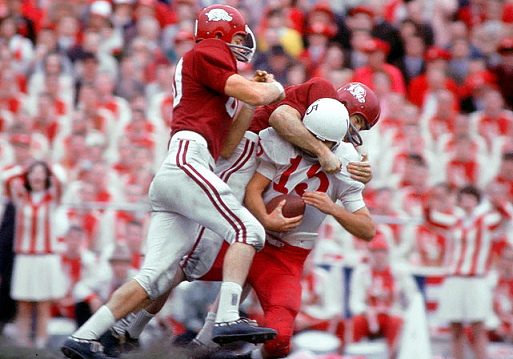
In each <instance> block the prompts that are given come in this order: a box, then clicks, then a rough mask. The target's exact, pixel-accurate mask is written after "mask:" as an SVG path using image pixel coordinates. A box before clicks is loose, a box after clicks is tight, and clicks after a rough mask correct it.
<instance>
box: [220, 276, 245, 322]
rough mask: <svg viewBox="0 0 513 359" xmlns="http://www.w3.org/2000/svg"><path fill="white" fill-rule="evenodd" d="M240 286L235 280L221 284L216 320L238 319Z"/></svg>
mask: <svg viewBox="0 0 513 359" xmlns="http://www.w3.org/2000/svg"><path fill="white" fill-rule="evenodd" d="M241 293H242V287H241V286H240V285H238V284H237V283H235V282H223V284H221V296H220V298H219V309H218V310H217V316H216V322H231V321H234V320H237V319H239V302H240V295H241Z"/></svg>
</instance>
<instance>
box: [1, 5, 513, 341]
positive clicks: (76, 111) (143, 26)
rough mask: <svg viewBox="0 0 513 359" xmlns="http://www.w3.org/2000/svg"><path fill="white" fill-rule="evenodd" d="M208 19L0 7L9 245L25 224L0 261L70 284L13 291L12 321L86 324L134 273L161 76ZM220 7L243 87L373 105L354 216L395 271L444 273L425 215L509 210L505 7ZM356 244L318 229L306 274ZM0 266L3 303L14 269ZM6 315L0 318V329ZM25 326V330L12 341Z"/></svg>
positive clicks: (164, 113) (359, 249) (160, 142)
mask: <svg viewBox="0 0 513 359" xmlns="http://www.w3.org/2000/svg"><path fill="white" fill-rule="evenodd" d="M211 3H213V1H209V0H205V1H202V0H176V1H173V0H170V1H165V0H162V1H161V0H111V1H107V0H96V1H93V0H68V1H59V0H0V69H1V70H0V168H1V171H0V180H1V185H2V186H1V191H2V194H3V196H4V198H5V200H4V201H3V202H5V203H4V204H3V205H2V213H5V214H3V215H2V217H3V218H4V221H3V222H2V230H3V231H4V232H5V233H11V235H13V234H12V233H13V230H14V228H9V225H11V227H12V225H13V224H12V214H11V215H9V209H10V207H9V205H8V203H11V202H12V203H14V205H15V207H16V209H17V214H16V216H18V221H20V216H24V219H23V220H24V222H23V225H20V224H19V223H18V224H17V226H18V227H17V230H16V235H15V236H16V238H14V239H13V241H12V245H11V246H12V247H13V251H14V252H15V253H16V254H17V255H20V256H26V257H27V258H26V259H28V260H29V262H30V263H29V264H25V265H26V266H29V267H31V266H32V265H33V264H31V263H33V262H32V261H30V260H31V259H33V258H32V257H30V256H31V255H43V254H46V255H55V256H58V257H59V262H60V264H58V263H54V264H55V266H56V268H57V269H56V271H57V272H59V271H60V272H61V273H65V274H66V279H65V280H60V279H59V277H58V276H57V274H56V277H55V278H54V279H53V280H54V281H57V282H58V283H59V285H60V287H62V288H60V287H59V286H56V287H59V288H54V289H53V290H52V291H50V290H49V289H48V290H47V289H44V290H43V292H45V293H46V292H47V291H50V292H49V293H46V294H47V295H46V296H45V295H42V293H40V295H39V297H37V296H36V297H32V296H31V295H29V293H26V292H25V291H24V290H23V288H18V289H19V291H18V290H14V291H13V293H14V294H16V293H17V296H16V295H14V296H13V298H14V299H16V300H17V301H18V302H19V306H18V308H20V307H21V308H23V310H22V312H23V311H25V312H29V311H30V307H27V306H29V305H31V303H34V302H36V303H44V304H43V305H38V306H37V310H38V312H37V313H40V317H42V318H43V319H44V318H47V317H48V316H50V315H62V316H69V317H73V318H76V319H77V321H78V322H79V323H80V322H83V320H84V315H85V318H87V316H88V315H90V312H91V311H92V312H94V310H95V309H96V308H98V307H99V306H100V305H101V304H102V303H103V301H104V300H105V299H106V298H107V297H108V295H109V294H110V292H112V290H113V289H115V288H116V287H117V286H119V284H120V283H121V282H122V281H123V279H124V278H126V277H127V276H128V275H129V272H130V270H133V269H138V268H139V267H140V265H141V261H142V257H143V253H144V238H145V236H146V235H145V233H146V227H147V223H148V219H149V213H148V205H147V193H148V187H149V185H150V182H151V180H152V177H153V174H154V173H155V170H156V168H157V167H158V165H159V164H160V162H161V161H162V160H163V157H164V156H165V154H166V146H167V141H168V140H169V128H170V125H171V124H172V107H173V97H172V79H173V74H174V68H175V64H176V62H177V61H178V59H179V58H180V57H181V56H182V55H183V54H184V53H185V52H187V51H188V50H189V49H191V48H192V47H193V46H194V19H195V15H196V13H197V11H198V10H199V9H200V8H201V7H203V6H206V5H210V4H211ZM225 3H226V4H229V5H232V6H234V7H236V8H237V9H239V10H241V11H242V12H243V13H244V15H245V16H246V18H247V19H248V20H249V24H250V27H251V28H252V30H253V32H254V33H255V36H256V39H257V44H258V51H257V54H256V55H255V57H254V60H253V62H252V63H250V64H247V63H239V72H240V73H241V74H242V75H244V76H247V77H250V76H251V75H252V73H253V72H254V70H256V69H262V70H266V71H268V72H270V73H273V74H274V76H275V78H276V79H277V80H278V81H280V82H281V83H282V84H283V85H294V84H299V83H302V82H304V81H306V80H308V79H310V78H311V77H314V76H318V77H323V78H326V79H328V80H329V81H331V82H332V83H333V85H334V86H335V88H338V87H340V86H341V85H343V84H345V83H347V82H349V81H359V82H362V83H364V84H366V85H368V86H369V87H371V88H372V89H373V90H374V91H375V92H376V94H377V95H378V97H379V99H380V102H381V109H382V111H381V119H380V122H379V123H378V125H377V126H376V127H375V128H374V129H373V130H372V131H370V133H369V134H368V135H367V136H366V137H365V138H364V146H362V147H361V148H360V149H359V150H360V152H361V153H362V154H366V155H368V160H369V161H370V163H371V165H372V170H373V180H372V181H371V182H370V183H369V184H368V185H367V186H366V189H365V201H366V203H367V206H368V207H369V209H370V211H371V213H372V214H373V215H375V218H376V219H377V221H378V222H379V225H378V229H379V232H380V235H381V236H382V237H383V238H384V241H385V242H386V249H387V251H388V250H389V251H390V256H391V257H393V258H394V259H396V258H397V259H400V260H402V261H404V262H405V263H408V264H410V265H413V266H418V267H440V268H441V267H444V266H445V265H446V264H447V257H448V254H447V253H448V248H450V243H449V240H448V238H447V236H444V234H443V233H441V232H439V231H437V229H435V228H434V227H432V226H430V225H428V224H421V223H422V220H421V219H422V217H423V209H424V208H425V207H426V206H429V205H430V203H432V201H436V203H437V206H438V208H437V209H438V210H441V211H450V210H451V208H452V207H454V206H455V205H456V203H455V202H456V201H455V198H456V196H455V193H456V191H457V190H458V189H459V188H461V187H463V186H467V185H472V186H475V187H476V188H477V189H478V190H479V191H480V192H481V193H482V194H483V198H485V200H484V202H486V198H488V197H490V196H493V198H502V199H504V200H506V201H509V202H512V201H513V112H512V109H513V1H511V0H433V1H431V0H409V1H407V0H367V1H366V0H347V1H333V0H332V1H312V0H297V1H294V0H270V1H263V0H252V1H246V0H226V1H225ZM198 105H200V104H198ZM31 174H32V175H31ZM37 188H40V189H39V190H36V189H37ZM38 193H43V195H41V196H36V195H35V194H38ZM6 218H10V220H7V219H6ZM29 222H30V223H29ZM22 227H23V230H21V228H22ZM29 232H30V233H29ZM512 239H513V238H511V233H509V232H508V231H502V232H500V233H498V234H497V238H496V241H495V243H496V245H494V246H493V251H494V252H493V253H494V255H495V254H496V257H497V258H498V259H500V260H502V259H503V258H502V257H507V259H509V260H510V261H512V262H513V258H512V257H511V255H509V254H511V251H508V249H509V246H510V241H511V240H512ZM4 242H5V241H4ZM362 243H363V242H358V241H356V240H355V239H354V238H350V237H349V236H348V235H347V234H345V233H342V232H341V230H339V229H338V227H337V225H336V224H333V223H330V222H327V223H326V224H325V225H324V226H323V229H322V233H321V241H320V244H319V245H318V248H317V249H316V251H315V253H314V262H316V263H324V262H330V263H331V262H342V263H346V264H350V265H355V264H357V263H359V262H361V261H362V260H364V261H365V258H367V257H368V256H369V252H368V248H366V247H365V246H364V245H363V244H362ZM3 245H4V246H5V243H4V244H3ZM6 248H7V247H6ZM4 253H5V251H4ZM503 253H506V254H505V255H503ZM508 255H509V256H508ZM3 257H5V256H3ZM20 258H21V257H20ZM500 260H499V261H497V263H502V267H501V265H500V264H497V266H498V267H500V268H504V267H505V266H506V265H505V264H504V263H503V262H500ZM0 264H1V265H0V271H4V272H2V273H1V274H0V278H1V279H0V284H1V285H2V287H4V290H3V291H2V292H1V293H4V294H5V293H7V295H8V294H9V293H11V292H10V291H9V290H7V292H5V286H6V285H7V282H8V281H7V280H6V276H5V274H4V273H7V272H8V267H9V265H10V266H12V260H9V259H8V258H4V259H2V260H1V261H0ZM22 264H23V263H21V264H20V263H17V264H16V265H15V266H14V267H15V268H14V278H13V286H14V284H15V283H18V281H19V283H22V282H23V280H30V278H25V279H23V278H19V275H18V276H17V274H16V269H17V266H22ZM491 265H492V266H493V265H494V264H493V263H492V264H491ZM59 266H60V267H59ZM506 267H507V266H506ZM20 268H21V267H20ZM59 268H60V269H59ZM98 268H103V271H102V274H101V275H98V274H95V273H94V272H98ZM18 271H19V270H18ZM106 272H108V273H111V274H109V275H108V276H107V277H106V276H105V275H104V273H106ZM506 272H508V271H506ZM509 272H511V270H509ZM509 272H508V273H509ZM29 277H30V276H29ZM305 278H306V277H305ZM509 280H510V282H511V279H509ZM101 281H103V282H101ZM105 281H106V282H107V283H110V284H105ZM100 282H101V283H100ZM19 283H18V284H17V286H22V284H19ZM63 283H66V285H64V284H63ZM99 283H100V284H99ZM512 283H513V282H512ZM504 288H506V289H504ZM504 288H503V289H502V292H501V293H502V294H504V293H505V294H506V295H503V297H508V296H509V297H510V299H509V300H510V304H509V306H508V305H506V304H504V299H501V304H502V307H501V308H504V307H507V308H509V309H508V310H506V311H507V312H508V313H509V314H508V315H509V317H513V289H512V288H513V284H512V285H510V288H509V289H507V285H505V287H504ZM77 307H78V310H77ZM5 308H7V307H5ZM27 308H28V309H27ZM70 308H72V309H70ZM6 312H7V311H6ZM19 312H20V311H19ZM10 313H12V311H11V312H7V313H4V311H0V314H1V316H3V317H4V318H0V321H4V322H5V321H6V320H9V319H10V318H8V317H9V314H10ZM88 313H89V314H88ZM509 317H508V318H509ZM30 319H31V316H30V315H28V314H27V315H26V316H25V318H22V319H21V322H22V323H25V331H26V332H28V331H29V328H30V327H29V324H30V323H29V322H30ZM508 320H509V327H508V328H509V329H508V330H509V333H510V334H508V335H509V336H510V338H511V336H512V335H511V333H512V328H511V327H512V323H513V320H511V319H508ZM43 323H44V320H43ZM175 324H176V323H175ZM182 325H183V323H182ZM43 326H44V325H43ZM22 327H23V325H22ZM194 329H197V325H196V326H195V328H194ZM29 337H30V335H29V334H28V333H25V334H24V335H22V336H20V338H21V339H23V340H25V341H26V343H27V345H40V346H41V345H44V343H45V341H46V338H47V334H46V332H45V329H44V328H43V327H41V328H39V327H37V333H36V336H35V339H34V341H33V342H32V344H30V342H31V340H32V339H30V338H29ZM38 340H39V341H38Z"/></svg>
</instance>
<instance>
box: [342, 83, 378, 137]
mask: <svg viewBox="0 0 513 359" xmlns="http://www.w3.org/2000/svg"><path fill="white" fill-rule="evenodd" d="M337 93H338V100H339V101H340V102H342V103H343V104H344V105H345V106H346V108H347V111H348V112H349V116H351V115H354V114H360V115H362V116H363V118H364V119H365V122H366V123H367V128H365V129H364V130H369V129H370V128H372V126H374V125H375V124H376V123H378V120H379V115H380V114H381V106H380V105H379V100H378V97H377V96H376V94H375V93H374V91H372V90H371V89H370V88H369V87H367V86H365V85H364V84H362V83H360V82H350V83H348V84H346V85H344V86H342V87H341V88H339V89H338V90H337ZM349 127H351V130H352V132H353V133H352V134H350V136H348V137H349V140H350V141H351V142H352V143H353V144H355V145H357V146H359V145H361V144H362V138H361V137H360V135H359V133H358V130H357V129H356V127H354V126H353V125H352V124H351V123H350V124H349Z"/></svg>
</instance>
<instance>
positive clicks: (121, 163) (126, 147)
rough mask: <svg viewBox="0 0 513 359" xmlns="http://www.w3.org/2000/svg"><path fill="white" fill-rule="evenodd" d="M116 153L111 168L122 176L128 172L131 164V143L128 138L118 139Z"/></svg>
mask: <svg viewBox="0 0 513 359" xmlns="http://www.w3.org/2000/svg"><path fill="white" fill-rule="evenodd" d="M116 153H117V155H118V156H119V157H118V159H117V161H116V163H115V164H114V165H113V166H112V168H113V169H114V170H115V171H116V173H117V175H118V176H119V177H122V176H124V175H126V174H128V173H129V171H130V166H131V165H132V143H131V141H130V139H129V138H127V137H122V138H121V139H120V140H119V142H118V147H117V151H116Z"/></svg>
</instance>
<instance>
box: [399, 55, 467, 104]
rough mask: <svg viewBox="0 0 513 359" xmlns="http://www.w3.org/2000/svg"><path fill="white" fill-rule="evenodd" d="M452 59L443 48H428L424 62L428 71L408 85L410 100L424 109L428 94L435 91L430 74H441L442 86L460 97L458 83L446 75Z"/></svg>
mask: <svg viewBox="0 0 513 359" xmlns="http://www.w3.org/2000/svg"><path fill="white" fill-rule="evenodd" d="M450 58H451V53H450V52H449V51H447V50H445V49H443V48H440V47H437V46H430V47H428V48H427V50H426V53H425V54H424V61H425V64H426V71H425V72H424V73H422V74H421V75H419V76H417V77H415V78H414V79H412V80H411V81H410V84H409V85H408V100H409V101H410V102H411V103H413V104H414V105H417V106H418V107H420V108H422V107H423V105H424V102H425V100H426V97H427V95H428V93H430V92H431V91H432V90H433V89H432V88H431V84H430V81H429V78H430V77H432V76H431V75H430V73H433V72H434V73H436V74H440V76H441V77H442V78H441V81H440V82H441V84H440V86H443V87H445V88H447V89H448V90H449V91H451V92H453V93H454V94H455V95H456V96H459V92H458V85H457V84H456V82H455V81H454V80H452V79H450V78H449V77H447V75H446V71H447V64H448V61H449V60H450ZM440 76H437V77H440Z"/></svg>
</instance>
